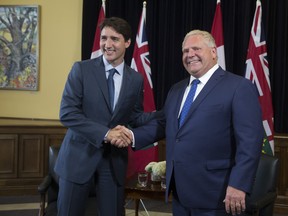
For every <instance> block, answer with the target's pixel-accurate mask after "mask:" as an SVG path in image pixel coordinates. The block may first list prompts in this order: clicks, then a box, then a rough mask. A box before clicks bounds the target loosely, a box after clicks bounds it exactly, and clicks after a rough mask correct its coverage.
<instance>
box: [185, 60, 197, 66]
mask: <svg viewBox="0 0 288 216" xmlns="http://www.w3.org/2000/svg"><path fill="white" fill-rule="evenodd" d="M199 62H200V60H196V59H194V60H188V61H187V65H193V64H197V63H199Z"/></svg>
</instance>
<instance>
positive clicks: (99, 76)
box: [92, 56, 112, 112]
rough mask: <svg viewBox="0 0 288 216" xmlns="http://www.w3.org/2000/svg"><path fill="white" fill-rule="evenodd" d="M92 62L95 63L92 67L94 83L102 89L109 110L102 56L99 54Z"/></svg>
mask: <svg viewBox="0 0 288 216" xmlns="http://www.w3.org/2000/svg"><path fill="white" fill-rule="evenodd" d="M94 64H95V65H94V66H93V67H92V68H93V70H94V73H93V74H94V75H95V80H96V83H97V85H98V86H99V88H100V89H101V91H102V94H103V97H104V99H105V101H106V106H107V108H108V109H109V110H110V105H109V104H110V101H109V93H108V85H107V78H106V73H105V67H104V63H103V59H102V56H100V57H99V58H96V59H95V61H94ZM110 111H111V110H110ZM111 112H112V111H111Z"/></svg>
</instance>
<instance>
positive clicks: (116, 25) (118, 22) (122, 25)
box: [99, 17, 132, 41]
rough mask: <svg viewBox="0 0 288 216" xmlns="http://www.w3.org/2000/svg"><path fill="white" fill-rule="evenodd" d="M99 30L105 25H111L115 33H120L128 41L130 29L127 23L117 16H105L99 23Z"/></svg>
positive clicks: (130, 33)
mask: <svg viewBox="0 0 288 216" xmlns="http://www.w3.org/2000/svg"><path fill="white" fill-rule="evenodd" d="M99 27H100V29H101V31H102V29H103V28H105V27H111V28H113V29H114V30H115V31H116V32H117V33H119V34H122V35H123V37H124V39H125V41H128V40H129V39H131V35H132V30H131V26H130V25H129V23H128V22H127V21H126V20H124V19H122V18H119V17H110V18H105V19H104V20H103V21H102V23H101V24H100V25H99Z"/></svg>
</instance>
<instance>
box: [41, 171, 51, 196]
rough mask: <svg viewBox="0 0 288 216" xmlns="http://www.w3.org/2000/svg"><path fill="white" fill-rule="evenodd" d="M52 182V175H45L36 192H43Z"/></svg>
mask: <svg viewBox="0 0 288 216" xmlns="http://www.w3.org/2000/svg"><path fill="white" fill-rule="evenodd" d="M51 183H52V177H51V176H50V175H47V176H45V178H44V179H43V181H42V182H41V184H40V185H39V186H38V192H39V193H40V194H45V193H46V192H47V190H48V188H49V186H50V185H51Z"/></svg>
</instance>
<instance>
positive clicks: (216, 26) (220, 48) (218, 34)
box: [211, 0, 226, 70]
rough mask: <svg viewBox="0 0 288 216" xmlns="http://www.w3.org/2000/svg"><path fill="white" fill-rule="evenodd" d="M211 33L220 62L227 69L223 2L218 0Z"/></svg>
mask: <svg viewBox="0 0 288 216" xmlns="http://www.w3.org/2000/svg"><path fill="white" fill-rule="evenodd" d="M211 34H212V36H213V37H214V39H215V43H216V46H217V54H218V64H219V65H220V66H221V67H222V68H223V69H224V70H226V64H225V51H224V37H223V24H222V12H221V2H220V0H217V5H216V10H215V15H214V20H213V24H212V29H211Z"/></svg>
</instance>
